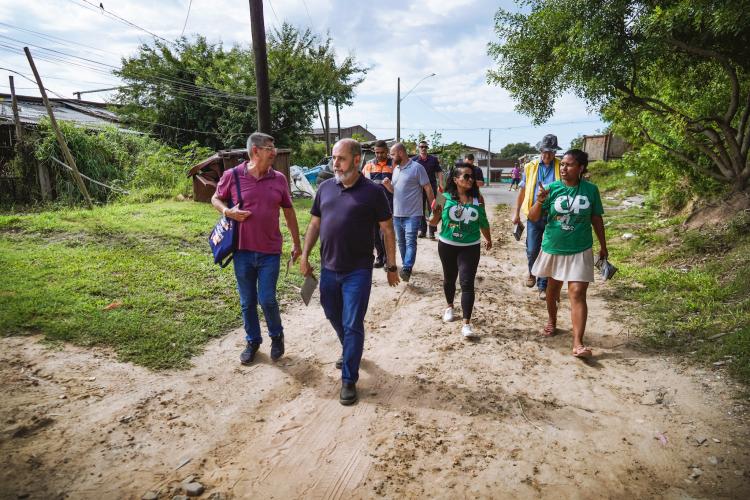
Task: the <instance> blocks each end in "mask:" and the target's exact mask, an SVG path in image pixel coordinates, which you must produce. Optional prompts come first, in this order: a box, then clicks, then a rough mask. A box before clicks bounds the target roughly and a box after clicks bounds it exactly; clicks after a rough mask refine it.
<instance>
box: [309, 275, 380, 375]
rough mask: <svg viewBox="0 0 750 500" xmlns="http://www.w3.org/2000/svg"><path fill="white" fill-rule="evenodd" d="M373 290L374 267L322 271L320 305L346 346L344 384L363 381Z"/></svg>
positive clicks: (340, 340) (343, 370) (342, 368)
mask: <svg viewBox="0 0 750 500" xmlns="http://www.w3.org/2000/svg"><path fill="white" fill-rule="evenodd" d="M371 287H372V268H370V269H356V270H354V271H350V272H348V273H337V272H334V271H330V270H328V269H326V268H322V269H321V270H320V304H321V305H322V306H323V311H324V312H325V314H326V318H328V321H330V322H331V326H333V329H334V330H336V335H338V336H339V342H341V346H342V347H343V353H342V356H343V358H344V363H343V365H342V367H341V380H342V381H344V382H356V381H357V380H359V363H360V361H362V350H363V349H364V346H365V314H366V313H367V304H368V303H369V302H370V288H371Z"/></svg>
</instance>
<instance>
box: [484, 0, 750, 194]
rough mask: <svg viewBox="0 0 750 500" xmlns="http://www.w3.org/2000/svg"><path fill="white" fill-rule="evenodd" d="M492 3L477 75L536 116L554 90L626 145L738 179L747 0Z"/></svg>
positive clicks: (748, 45)
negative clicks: (488, 37)
mask: <svg viewBox="0 0 750 500" xmlns="http://www.w3.org/2000/svg"><path fill="white" fill-rule="evenodd" d="M522 3H523V4H524V5H525V6H526V7H527V8H526V9H525V10H526V11H527V13H521V14H519V13H510V12H507V11H504V10H502V9H501V10H499V11H498V12H497V14H496V17H495V25H496V27H495V29H496V32H497V35H498V37H499V41H498V42H495V43H491V44H490V47H489V53H490V55H491V56H493V57H494V59H495V60H496V62H497V67H496V68H495V69H493V70H491V71H489V72H488V81H489V82H491V83H495V84H499V85H501V86H502V87H504V88H506V89H508V90H509V91H510V93H511V95H512V96H513V98H514V99H515V100H516V101H517V109H518V110H519V111H520V112H522V113H525V114H527V115H529V116H531V117H533V119H534V120H535V122H536V123H542V122H544V121H546V120H547V119H548V118H549V117H550V116H551V115H552V113H553V112H554V104H555V101H556V100H557V99H558V98H559V97H560V96H561V95H562V94H563V93H566V92H572V93H574V94H576V95H577V96H579V97H581V98H583V99H584V100H585V101H586V102H587V103H588V105H589V106H590V108H591V109H594V110H597V111H600V112H602V113H603V115H604V117H605V118H606V119H608V120H611V121H612V122H613V129H614V130H615V131H618V132H620V133H623V134H625V135H627V136H628V139H630V140H631V141H633V142H635V143H636V144H638V143H641V144H650V145H652V147H658V148H660V149H661V150H663V151H665V152H668V153H669V154H670V155H671V156H672V157H673V158H674V159H676V160H677V161H679V162H680V163H683V164H685V165H686V166H689V167H690V168H691V169H692V171H693V173H694V174H695V175H696V176H710V177H712V178H714V179H716V180H719V181H721V182H723V183H729V184H731V185H732V186H733V187H734V188H736V189H739V190H744V189H747V188H748V180H749V179H750V162H748V150H749V149H750V78H749V77H750V1H749V0H739V1H737V0H733V1H729V0H723V1H722V0H713V1H712V0H675V1H660V2H639V1H632V0H610V1H606V2H601V1H596V0H529V1H524V2H522Z"/></svg>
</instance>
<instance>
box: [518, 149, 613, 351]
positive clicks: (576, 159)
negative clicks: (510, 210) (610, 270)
mask: <svg viewBox="0 0 750 500" xmlns="http://www.w3.org/2000/svg"><path fill="white" fill-rule="evenodd" d="M588 163H589V157H588V154H586V153H584V152H583V151H581V150H580V149H571V150H570V151H567V152H566V153H565V154H564V155H563V159H562V161H561V162H560V177H561V180H559V181H555V182H553V183H551V184H549V185H548V186H547V189H545V188H544V187H543V186H541V185H540V186H539V193H538V194H537V199H536V203H534V205H532V207H531V210H530V211H529V220H532V221H536V220H539V218H540V217H541V216H542V212H546V213H547V214H548V216H547V227H546V228H545V230H544V239H543V240H542V250H541V252H539V257H537V259H536V262H534V266H533V268H532V274H533V275H534V276H538V277H543V278H549V280H548V282H547V298H546V300H547V315H548V316H549V321H547V325H546V326H545V327H544V331H543V335H545V336H552V335H554V334H555V333H556V331H557V304H558V301H559V300H560V289H561V288H562V284H563V282H564V281H567V282H568V297H569V298H570V317H571V323H572V324H573V356H576V357H579V358H588V357H589V356H591V349H590V348H589V347H586V346H585V345H584V344H583V333H584V331H585V330H586V317H587V316H588V306H587V304H586V290H587V289H588V286H589V283H593V282H594V254H593V252H592V246H593V244H594V241H593V238H592V237H591V228H592V227H593V228H594V232H595V233H596V238H597V239H598V240H599V257H601V258H604V257H607V242H606V240H605V238H604V222H603V221H602V214H603V213H604V210H603V209H602V200H601V197H600V196H599V188H597V187H596V186H595V185H594V184H592V183H590V182H588V181H586V180H584V179H583V173H584V171H585V170H586V166H587V165H588Z"/></svg>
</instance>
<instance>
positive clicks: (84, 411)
mask: <svg viewBox="0 0 750 500" xmlns="http://www.w3.org/2000/svg"><path fill="white" fill-rule="evenodd" d="M502 218H503V217H502V216H500V217H496V220H495V221H494V223H493V224H494V226H495V227H494V229H495V233H494V236H495V238H496V239H498V238H499V239H500V242H499V243H498V244H496V247H495V248H493V250H492V251H491V252H490V254H489V255H487V253H486V252H485V254H484V255H483V257H482V261H481V264H480V272H479V275H480V277H481V280H480V281H479V282H478V284H477V285H478V300H477V307H476V313H475V316H476V321H475V326H476V328H475V329H476V330H478V331H479V332H480V333H481V335H482V336H481V339H480V340H479V341H478V342H470V343H469V342H466V341H464V340H462V339H461V337H460V334H459V330H460V324H459V323H458V322H456V323H453V324H449V325H444V324H443V323H442V322H441V321H440V315H441V312H442V307H443V297H442V290H441V284H440V266H439V261H438V258H437V252H436V245H435V244H434V243H433V242H429V241H427V240H420V241H419V251H418V257H417V265H416V268H415V274H414V276H413V278H412V282H411V283H410V284H409V285H408V286H405V285H400V286H399V287H398V288H397V289H389V288H388V287H387V286H386V283H385V276H384V275H383V273H381V272H380V271H376V273H375V285H374V289H373V294H372V300H371V304H370V310H369V314H368V317H367V325H368V330H367V331H368V334H367V339H366V350H365V355H364V360H363V363H362V371H361V379H360V383H359V384H358V388H359V392H360V397H361V401H360V402H359V403H358V404H357V405H356V406H353V407H343V406H341V405H339V403H338V388H339V374H338V372H337V371H336V370H335V368H334V366H333V362H334V361H335V360H336V358H337V357H338V354H339V349H338V340H337V339H336V336H335V334H334V333H333V331H332V330H331V329H330V327H329V326H328V323H327V321H326V320H325V318H324V316H323V313H322V310H321V309H320V306H319V304H317V303H316V302H313V305H312V306H311V307H309V308H305V307H304V306H302V305H301V304H292V305H290V306H288V307H287V309H286V311H287V312H286V313H285V315H284V325H285V329H286V338H287V355H286V356H285V357H284V358H283V359H282V360H281V361H280V362H279V363H272V362H271V361H270V359H269V358H268V355H267V352H268V348H269V343H264V345H263V347H262V348H261V349H262V353H261V354H260V355H259V361H258V363H257V364H256V365H254V366H251V367H242V366H240V365H239V363H238V361H237V357H238V355H239V352H240V351H241V350H242V345H243V340H242V335H241V334H240V333H239V332H234V333H231V334H229V335H227V336H225V337H223V338H222V339H220V340H217V341H215V342H213V343H211V344H210V345H208V346H207V348H206V351H205V353H204V354H203V355H202V356H200V357H198V358H196V359H195V362H194V367H193V368H192V369H190V370H188V371H183V372H167V373H152V372H149V371H147V370H145V369H142V368H139V367H135V366H132V365H129V364H124V363H119V362H116V361H115V360H114V358H113V357H112V356H111V355H110V354H109V353H107V352H104V351H101V350H91V349H82V348H76V347H71V346H64V347H60V348H48V347H46V346H45V345H44V344H42V343H40V342H38V340H39V339H36V338H19V337H13V338H4V339H0V346H1V349H0V380H1V381H2V406H1V407H0V423H1V424H2V425H0V429H1V432H0V497H1V498H16V497H17V496H19V495H28V496H29V497H30V498H58V497H59V498H64V497H69V498H104V497H114V498H140V497H141V496H142V495H143V494H144V493H145V492H146V491H149V490H151V491H157V492H159V493H160V498H171V497H172V495H174V494H176V493H179V483H180V481H182V480H183V479H185V477H186V476H190V475H193V476H195V477H196V478H197V480H198V481H200V482H201V483H202V484H204V485H205V486H206V490H207V491H206V493H204V494H203V497H206V498H208V497H210V495H214V496H213V498H231V497H236V498H246V497H249V496H250V495H251V494H252V495H254V496H256V497H259V498H345V497H376V496H385V497H391V498H404V497H435V498H462V497H494V498H504V497H523V498H530V497H534V498H538V497H543V498H555V497H558V498H600V497H609V498H633V497H663V498H747V497H748V496H750V456H749V453H750V451H748V450H749V449H750V448H749V447H748V444H749V443H750V428H749V427H748V419H747V411H746V407H745V406H743V403H742V402H741V401H739V400H735V399H732V396H733V394H735V393H736V391H737V389H738V388H737V387H735V386H733V385H732V384H731V383H730V382H728V381H727V380H726V379H725V378H724V377H723V375H722V374H721V372H720V371H716V372H706V371H701V370H697V369H695V368H690V367H686V366H683V365H681V364H679V363H678V362H677V361H678V360H675V359H671V358H665V357H661V356H654V355H652V354H648V353H644V352H640V351H637V350H635V349H633V348H631V347H629V346H628V343H627V335H626V332H627V326H625V325H622V324H619V323H617V322H615V321H613V320H610V319H608V313H607V309H606V308H607V305H606V304H605V303H604V302H603V299H602V298H601V297H600V295H601V293H602V290H603V289H605V288H606V285H603V284H601V283H597V284H596V285H595V286H594V287H593V289H592V293H591V297H590V301H589V303H590V318H589V328H588V337H587V339H588V342H589V343H590V344H592V345H593V346H594V348H595V354H596V359H595V360H594V361H593V362H591V363H588V364H584V363H583V362H581V361H579V360H576V359H574V358H572V357H571V356H570V353H569V352H570V336H569V330H568V328H569V320H568V315H569V309H568V307H567V305H566V304H565V297H563V306H562V311H561V316H560V319H561V320H560V325H559V326H560V327H561V328H562V330H563V333H562V334H561V335H559V336H557V337H555V338H552V339H543V338H540V337H539V336H538V334H537V332H538V331H539V330H540V328H541V326H543V318H544V316H545V313H544V310H543V305H542V303H541V301H539V300H538V299H537V298H536V295H535V294H533V293H532V292H530V291H529V290H528V289H526V288H524V287H523V285H522V283H521V279H520V277H521V276H523V273H524V267H525V264H524V252H523V246H522V245H521V244H518V243H516V242H515V241H512V240H509V239H508V238H506V237H505V236H501V231H500V228H503V230H504V231H505V232H507V230H508V228H507V223H506V222H504V221H503V220H502ZM314 301H315V299H314ZM610 306H613V307H619V305H611V304H610ZM660 435H661V436H664V437H665V438H666V441H660V440H659V439H658V436H660ZM696 438H698V440H700V441H703V440H704V439H705V441H703V442H702V444H700V445H699V444H698V441H696Z"/></svg>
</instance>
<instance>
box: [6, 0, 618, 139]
mask: <svg viewBox="0 0 750 500" xmlns="http://www.w3.org/2000/svg"><path fill="white" fill-rule="evenodd" d="M189 3H190V0H148V1H146V0H120V1H117V2H114V1H112V0H109V1H106V0H105V1H103V4H104V7H105V9H106V10H107V11H109V12H111V13H113V14H116V15H118V16H120V17H122V18H124V19H127V20H129V21H132V22H133V23H134V24H136V25H138V26H140V27H142V28H145V29H147V30H149V31H151V32H153V33H155V34H157V35H159V36H162V37H164V38H168V39H173V38H176V37H178V36H179V35H180V33H181V32H182V28H183V25H184V26H185V34H186V35H191V34H194V33H200V34H202V35H204V36H206V37H207V38H208V39H209V41H213V42H216V41H222V42H224V44H226V45H232V44H236V43H242V44H249V43H250V20H249V18H250V14H249V7H248V2H247V0H193V2H192V6H191V8H190V15H189V17H187V24H186V25H185V19H186V14H187V12H188V4H189ZM98 4H99V2H98V1H94V0H88V2H87V0H27V1H25V2H19V1H18V0H0V23H2V24H0V67H3V68H10V69H13V70H16V71H20V72H22V73H24V74H27V75H29V76H30V75H31V71H30V70H29V67H28V63H27V62H26V59H25V56H24V55H23V53H22V52H20V50H18V48H19V47H21V46H23V45H24V44H32V45H39V46H42V47H45V48H51V49H54V50H58V51H61V52H64V53H68V54H74V55H76V56H79V57H86V58H89V59H92V60H94V61H97V62H100V63H103V64H109V65H113V66H117V65H118V63H119V58H120V56H127V55H130V54H133V53H134V52H135V51H136V50H137V48H138V46H139V44H141V43H144V42H148V41H149V40H150V36H149V35H148V34H146V33H144V32H142V31H140V30H138V29H136V28H134V27H131V26H128V25H126V24H124V23H122V22H120V21H117V20H115V19H112V17H111V16H108V15H107V14H105V13H102V12H101V11H99V9H98V8H97V7H95V6H98ZM501 6H502V7H504V8H508V9H512V10H515V9H517V8H518V7H517V6H516V5H515V4H514V3H513V2H508V1H500V2H498V1H485V0H474V1H472V0H414V1H405V0H401V1H396V0H383V1H380V2H372V1H368V2H364V1H358V0H350V1H344V0H273V1H271V0H264V11H265V23H266V29H267V30H270V29H273V28H274V27H277V26H279V25H280V24H281V22H283V21H287V22H289V23H291V24H293V25H295V26H298V27H301V28H304V27H311V28H312V29H313V31H315V32H317V33H321V34H324V33H326V32H328V33H330V36H331V38H332V39H333V42H334V46H335V48H336V50H337V52H338V54H340V55H341V56H344V55H348V54H352V55H354V56H355V57H356V58H357V60H358V61H359V62H360V63H361V64H363V65H365V66H369V67H370V68H371V69H370V72H369V73H368V75H367V79H366V81H365V82H364V83H363V84H362V85H360V86H359V87H358V89H357V93H356V96H355V99H354V103H353V105H352V106H350V107H348V108H345V109H343V110H342V111H341V121H342V126H348V125H355V124H361V125H363V126H364V125H366V126H367V127H368V128H369V129H370V130H371V131H372V132H373V133H375V134H376V135H377V136H378V137H379V138H391V137H394V136H395V126H396V105H395V104H396V79H397V78H398V77H399V76H400V77H401V89H402V95H403V93H405V92H407V91H408V90H409V89H411V88H412V87H413V86H414V85H415V84H416V83H417V82H419V81H420V80H421V79H422V78H423V77H425V76H427V75H429V74H431V73H435V74H436V75H435V76H433V77H430V78H427V79H425V80H423V81H422V82H421V83H419V84H418V85H417V87H416V88H415V89H414V91H413V92H412V93H411V94H409V96H408V97H406V98H405V99H404V100H403V102H402V104H401V135H402V137H408V136H409V135H416V134H417V133H418V132H419V131H422V132H424V133H425V134H427V135H428V136H430V135H431V134H432V132H433V131H434V130H437V131H439V132H440V133H441V134H442V137H443V140H444V141H447V142H450V141H454V140H456V141H461V142H464V143H467V144H469V145H472V146H478V147H482V148H486V147H487V139H488V131H487V129H488V128H492V129H493V130H492V147H491V149H492V150H493V151H499V150H500V148H501V147H502V146H504V145H505V144H507V143H510V142H519V141H527V142H530V143H532V144H534V143H536V142H537V141H539V140H540V139H541V137H542V136H543V135H545V134H547V133H554V134H556V135H557V136H558V137H559V140H560V145H561V146H562V147H566V146H567V145H568V143H569V142H570V140H571V139H573V138H574V137H576V136H577V135H578V134H592V133H595V132H596V130H597V129H601V128H603V127H604V123H603V122H601V121H600V120H599V118H598V116H597V115H595V114H590V113H588V112H587V109H586V106H585V104H584V103H583V102H581V101H580V100H579V99H577V98H576V97H574V96H563V97H562V98H561V99H560V101H559V102H558V104H557V106H556V109H555V114H554V116H553V117H552V118H551V119H550V120H549V122H548V123H547V124H545V125H542V126H540V127H532V126H530V124H531V121H530V120H529V118H527V117H525V116H523V115H520V114H518V113H516V112H515V111H514V109H513V108H514V103H513V101H512V100H511V98H510V96H509V95H508V93H507V92H506V91H505V90H503V89H501V88H499V87H495V86H490V85H488V84H487V83H486V71H487V69H488V68H491V67H492V66H493V62H492V60H491V59H490V58H489V56H487V43H488V42H489V41H492V40H495V34H494V31H493V28H494V22H493V18H494V14H495V12H496V10H497V8H498V7H501ZM23 30H32V31H36V32H39V33H42V34H44V35H46V37H43V36H40V35H37V34H34V33H29V32H28V31H23ZM11 39H15V40H11ZM76 44H79V45H76ZM31 49H32V53H34V54H39V56H40V57H41V54H43V51H41V50H39V49H35V48H34V47H33V46H32V47H31ZM48 54H49V53H48ZM53 59H56V60H41V59H39V60H38V61H37V65H38V67H39V70H40V73H41V74H42V76H43V78H44V79H45V86H46V87H47V88H49V89H51V90H54V91H55V92H57V93H59V94H62V95H63V96H72V93H73V92H74V91H78V90H89V89H98V88H103V87H108V86H114V85H117V84H118V81H117V79H115V78H114V77H113V76H111V75H108V74H107V70H108V68H107V67H106V66H98V68H99V71H96V70H93V69H90V68H89V67H81V66H77V65H75V64H73V62H74V61H75V60H71V59H70V58H67V57H66V56H63V55H60V54H58V55H56V56H55V57H54V58H53ZM60 59H64V60H60ZM65 59H67V60H65ZM78 62H81V61H78ZM82 64H84V65H85V66H91V67H97V66H96V65H94V64H93V63H86V62H84V63H82ZM0 74H2V75H3V78H2V79H0V92H8V91H9V90H8V83H7V82H8V80H7V75H8V74H10V73H8V72H7V71H4V70H0ZM15 80H16V82H15V84H16V87H17V88H18V93H22V94H28V95H38V92H35V90H34V89H33V88H32V87H33V85H32V84H31V82H29V81H28V80H24V79H23V78H21V77H19V76H16V78H15ZM106 95H107V94H91V95H89V96H88V98H90V99H92V100H102V99H104V98H105V97H106ZM317 123H318V122H317V120H316V121H315V123H314V125H315V124H317ZM334 126H335V123H334Z"/></svg>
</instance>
